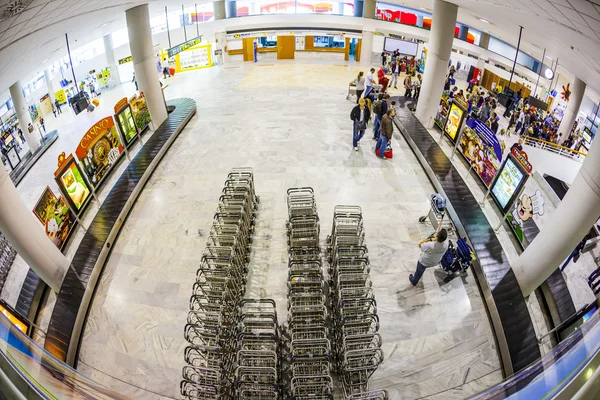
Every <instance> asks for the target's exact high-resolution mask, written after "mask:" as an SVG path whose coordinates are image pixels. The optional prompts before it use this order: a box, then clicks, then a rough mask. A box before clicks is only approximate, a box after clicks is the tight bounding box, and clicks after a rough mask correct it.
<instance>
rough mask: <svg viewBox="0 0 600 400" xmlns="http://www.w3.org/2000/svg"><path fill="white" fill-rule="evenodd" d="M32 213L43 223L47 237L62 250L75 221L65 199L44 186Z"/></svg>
mask: <svg viewBox="0 0 600 400" xmlns="http://www.w3.org/2000/svg"><path fill="white" fill-rule="evenodd" d="M33 213H34V214H35V216H36V217H37V218H38V220H39V221H40V222H41V223H42V225H44V228H45V231H46V235H47V236H48V238H49V239H50V240H51V241H52V243H54V244H55V245H56V247H58V248H59V249H61V250H62V248H63V247H64V246H65V244H66V243H67V239H68V238H69V235H70V233H71V231H72V230H73V225H74V223H75V218H74V216H73V213H72V212H71V210H69V207H67V204H66V202H65V199H64V198H63V197H62V196H61V197H60V198H58V197H56V196H55V195H54V193H52V190H50V188H49V187H46V189H45V190H44V191H43V192H42V196H41V197H40V199H39V200H38V202H37V203H36V205H35V207H34V208H33Z"/></svg>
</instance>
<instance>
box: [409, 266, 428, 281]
mask: <svg viewBox="0 0 600 400" xmlns="http://www.w3.org/2000/svg"><path fill="white" fill-rule="evenodd" d="M425 268H426V267H425V266H424V265H423V264H421V263H420V262H418V261H417V270H416V271H415V273H414V274H413V278H412V279H411V280H410V283H412V284H413V285H415V286H416V285H417V283H419V281H420V280H421V277H422V276H423V273H424V272H425Z"/></svg>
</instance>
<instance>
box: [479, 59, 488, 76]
mask: <svg viewBox="0 0 600 400" xmlns="http://www.w3.org/2000/svg"><path fill="white" fill-rule="evenodd" d="M486 61H487V60H486V59H485V58H481V57H479V59H478V60H477V68H479V69H480V70H481V74H480V75H479V82H483V73H484V72H485V62H486Z"/></svg>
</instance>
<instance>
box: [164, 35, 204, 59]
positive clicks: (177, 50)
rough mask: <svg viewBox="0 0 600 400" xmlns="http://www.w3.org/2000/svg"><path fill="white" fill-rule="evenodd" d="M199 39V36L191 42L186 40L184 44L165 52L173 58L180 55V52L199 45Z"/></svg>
mask: <svg viewBox="0 0 600 400" xmlns="http://www.w3.org/2000/svg"><path fill="white" fill-rule="evenodd" d="M200 38H201V36H198V37H197V38H195V39H192V40H188V41H187V42H185V43H182V44H179V45H177V46H175V47H171V48H170V49H168V50H167V53H168V54H169V57H173V56H175V55H176V54H179V53H181V52H182V51H185V50H187V49H189V48H190V47H194V46H195V45H197V44H200Z"/></svg>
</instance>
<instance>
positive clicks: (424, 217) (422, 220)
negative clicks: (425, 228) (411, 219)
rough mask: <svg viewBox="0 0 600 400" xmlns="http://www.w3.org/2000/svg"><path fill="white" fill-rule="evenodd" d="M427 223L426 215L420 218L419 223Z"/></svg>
mask: <svg viewBox="0 0 600 400" xmlns="http://www.w3.org/2000/svg"><path fill="white" fill-rule="evenodd" d="M425 221H427V216H426V215H424V216H422V217H421V218H419V222H425Z"/></svg>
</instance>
